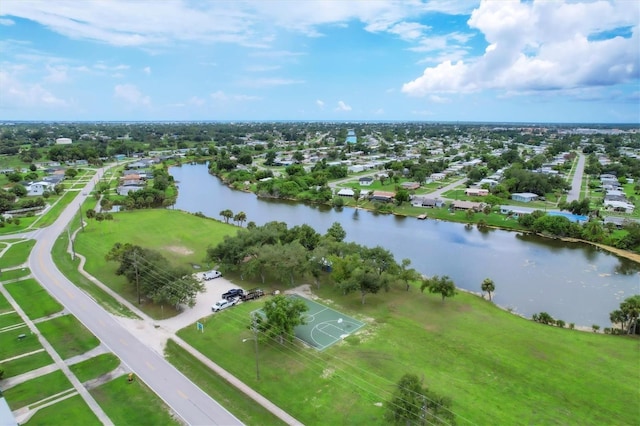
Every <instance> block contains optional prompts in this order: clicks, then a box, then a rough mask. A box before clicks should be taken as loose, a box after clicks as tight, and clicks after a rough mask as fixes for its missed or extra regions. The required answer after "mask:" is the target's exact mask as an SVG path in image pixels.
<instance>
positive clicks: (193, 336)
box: [178, 286, 640, 425]
mask: <svg viewBox="0 0 640 426" xmlns="http://www.w3.org/2000/svg"><path fill="white" fill-rule="evenodd" d="M319 295H320V296H321V297H322V298H324V299H332V300H334V301H335V302H336V303H337V304H338V305H337V306H334V307H335V308H336V309H337V310H339V311H342V312H344V313H345V314H348V315H353V316H355V317H356V318H359V319H361V320H364V321H366V322H367V325H366V326H365V327H364V328H363V329H362V330H361V332H359V333H358V334H357V335H355V336H350V337H348V338H346V339H345V340H344V342H343V343H342V344H339V345H336V346H333V347H331V348H329V349H327V350H325V351H324V352H321V353H319V352H316V351H315V349H308V348H301V347H300V346H299V345H298V344H296V345H285V346H281V345H279V344H277V343H273V342H267V343H261V345H260V354H259V356H260V368H261V380H260V381H259V382H256V380H255V374H254V370H253V368H252V367H253V363H254V362H255V361H254V352H253V348H252V346H253V345H252V344H243V343H242V337H250V333H249V332H248V331H247V326H248V323H249V313H250V312H251V311H253V310H254V309H256V307H257V306H259V304H257V303H253V302H252V303H251V304H249V303H247V304H241V305H239V306H237V307H234V308H233V309H230V310H227V311H225V312H222V313H221V314H216V315H211V316H209V317H207V318H204V319H202V320H201V321H203V322H204V326H205V328H204V333H200V332H198V331H197V330H196V328H195V326H193V325H192V326H190V327H187V328H185V329H183V330H181V331H180V332H179V333H178V335H179V336H180V337H182V338H183V339H185V340H186V341H188V342H189V343H190V344H192V345H193V346H194V347H196V348H197V349H198V350H200V351H201V352H202V353H204V354H205V355H206V356H208V357H209V358H211V359H212V360H213V361H214V362H216V363H218V364H219V365H221V366H222V367H223V368H225V369H227V370H228V371H230V372H231V373H232V374H234V375H236V376H237V377H238V378H240V379H241V380H243V381H245V382H246V383H248V384H250V385H251V386H252V387H254V388H255V389H256V390H257V391H259V392H260V393H261V394H263V395H265V396H266V397H267V398H269V399H271V400H272V401H273V402H274V403H276V404H277V405H279V406H281V407H282V408H283V409H285V410H287V411H288V412H290V413H291V414H292V415H293V416H295V417H296V418H298V419H299V420H300V421H302V422H304V423H306V424H321V423H322V424H344V423H345V422H349V423H352V424H372V425H373V424H380V425H382V424H386V422H385V421H384V420H383V413H384V408H381V407H379V406H378V405H377V404H379V403H384V402H385V401H387V400H389V399H390V393H391V392H392V391H393V390H394V387H395V383H396V382H397V381H398V380H399V379H400V377H401V376H402V375H403V374H405V373H413V374H417V375H418V376H419V377H424V381H425V384H426V385H427V386H428V387H429V388H430V389H431V390H433V391H434V392H436V393H437V394H439V395H443V396H447V397H450V398H451V399H452V400H453V411H454V412H455V413H456V414H457V416H458V423H459V424H463V423H465V424H466V423H467V421H465V419H466V420H469V421H470V422H471V423H475V424H576V425H599V424H606V423H610V422H611V419H616V422H617V423H619V424H634V423H635V422H636V421H637V416H636V414H637V413H636V410H634V409H630V407H636V406H637V403H638V400H639V398H640V391H639V389H640V378H639V377H638V361H639V360H640V359H639V355H638V354H639V353H640V352H639V351H640V340H638V339H633V338H626V337H621V336H610V335H604V334H595V333H587V332H580V331H574V330H568V329H559V328H556V327H551V326H546V325H541V324H538V323H534V322H531V321H528V320H526V319H523V318H520V317H518V316H515V315H512V314H510V313H508V312H506V311H502V310H500V309H498V308H496V307H495V306H494V305H492V304H491V303H490V302H488V301H485V300H483V299H481V298H479V297H477V296H474V295H471V294H467V293H463V292H460V293H459V294H458V295H457V296H456V297H455V298H453V299H448V300H446V301H445V302H444V303H442V302H441V301H440V297H439V296H437V295H431V294H421V293H420V292H419V290H417V289H416V288H415V287H414V288H412V289H411V291H410V292H409V293H407V292H405V291H403V290H402V289H400V288H399V287H398V288H392V289H391V290H390V291H389V292H388V293H380V294H377V295H368V296H367V301H366V304H365V305H362V304H361V303H360V297H359V295H358V294H353V295H349V296H343V295H342V294H341V292H340V291H339V290H338V289H335V288H334V287H332V286H325V287H323V288H322V289H321V290H320V292H319ZM347 419H348V421H347Z"/></svg>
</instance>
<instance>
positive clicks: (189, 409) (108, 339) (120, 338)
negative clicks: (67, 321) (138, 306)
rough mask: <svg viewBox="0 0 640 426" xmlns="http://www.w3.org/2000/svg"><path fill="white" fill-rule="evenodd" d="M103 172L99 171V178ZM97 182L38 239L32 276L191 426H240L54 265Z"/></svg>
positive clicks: (239, 423) (32, 263) (30, 263)
mask: <svg viewBox="0 0 640 426" xmlns="http://www.w3.org/2000/svg"><path fill="white" fill-rule="evenodd" d="M104 170H105V169H104V168H103V169H100V170H98V173H97V174H96V177H97V178H98V179H100V178H101V177H102V174H103V173H104ZM95 182H96V179H94V180H92V181H91V182H90V183H89V184H88V185H87V187H86V190H85V191H82V192H81V193H80V194H79V195H78V196H77V197H76V198H75V199H74V200H73V202H71V204H70V205H69V206H68V207H67V208H66V209H65V210H64V212H63V213H62V214H61V215H60V217H59V218H58V219H57V220H56V221H55V223H54V224H53V225H51V226H49V227H47V228H45V229H42V230H40V231H38V232H37V234H36V235H37V241H36V244H35V246H34V248H33V250H32V251H31V255H30V257H29V267H30V268H31V273H32V274H33V276H34V277H35V278H36V279H37V280H38V281H39V282H40V283H41V284H42V286H43V287H45V288H46V289H47V290H48V291H49V292H50V293H51V294H52V295H53V296H54V297H55V298H56V299H58V301H60V303H62V305H64V307H65V308H66V309H67V310H68V311H69V312H71V313H72V314H73V315H74V316H75V317H76V318H78V319H79V320H80V322H82V323H83V324H84V325H85V326H86V327H87V328H88V329H89V330H90V331H91V332H92V333H93V334H94V335H96V336H97V337H98V338H99V339H100V340H101V341H102V343H104V344H105V345H106V346H107V347H108V348H109V349H110V350H111V351H112V352H113V353H114V354H116V355H117V356H118V357H119V358H120V359H121V360H122V362H123V363H124V364H126V365H127V366H128V367H129V369H130V370H131V371H132V372H133V373H135V374H136V375H137V376H138V377H140V379H142V380H143V381H144V382H145V383H146V384H147V385H148V386H149V387H150V388H151V389H152V390H153V391H154V392H155V393H156V394H157V395H158V396H160V398H162V399H163V400H164V401H165V403H166V404H167V405H169V407H171V408H172V409H173V410H174V411H175V412H176V413H177V414H178V415H179V416H180V417H181V418H182V419H183V421H184V422H186V423H188V424H190V425H241V424H242V423H241V422H240V421H239V420H238V419H237V418H236V417H234V416H233V415H232V414H231V413H229V412H228V411H227V410H226V409H225V408H224V407H222V406H221V405H220V404H218V403H217V402H216V401H215V400H213V399H212V398H211V397H210V396H209V395H207V394H206V393H204V392H203V391H202V390H201V389H200V388H199V387H197V386H196V385H195V384H193V383H192V382H191V381H190V380H189V379H187V378H186V377H185V376H183V375H182V373H180V372H179V371H178V370H176V369H175V368H174V367H173V366H172V365H171V364H169V363H168V362H167V361H166V360H165V359H164V358H162V357H161V356H160V355H159V354H157V353H156V352H155V351H153V350H151V349H150V348H148V347H147V346H146V345H144V344H143V343H142V342H140V341H139V340H138V339H136V338H135V337H134V336H133V335H132V334H131V333H130V332H129V331H128V330H127V329H125V328H124V327H123V326H122V325H120V323H118V322H117V321H116V320H115V319H114V318H113V317H112V316H111V315H110V314H108V313H107V312H106V311H105V310H104V309H102V308H101V307H100V306H99V305H98V304H97V303H96V302H94V301H93V299H91V298H90V297H89V296H87V295H86V294H85V293H84V292H83V291H81V290H79V289H78V288H77V287H76V286H75V285H74V284H73V283H72V282H71V281H69V280H68V279H67V278H66V277H65V276H64V275H62V273H61V272H60V271H59V270H58V268H57V267H56V265H55V264H54V263H53V259H52V257H51V250H52V248H53V244H54V243H55V241H56V238H58V236H59V235H60V234H61V233H62V232H63V231H64V230H65V228H66V226H67V224H68V223H69V222H70V221H71V220H72V219H73V217H74V215H75V214H76V213H77V212H78V209H79V208H80V205H81V203H82V202H83V201H84V199H85V198H86V197H87V196H86V195H82V194H84V193H89V192H90V191H91V190H92V189H93V186H94V184H95Z"/></svg>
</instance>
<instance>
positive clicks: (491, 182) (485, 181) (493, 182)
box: [478, 178, 499, 188]
mask: <svg viewBox="0 0 640 426" xmlns="http://www.w3.org/2000/svg"><path fill="white" fill-rule="evenodd" d="M498 183H499V182H498V181H497V180H495V179H490V178H484V179H482V180H481V181H480V182H478V185H479V186H482V185H489V188H493V187H494V186H496V185H497V184H498Z"/></svg>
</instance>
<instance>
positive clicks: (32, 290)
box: [4, 279, 62, 320]
mask: <svg viewBox="0 0 640 426" xmlns="http://www.w3.org/2000/svg"><path fill="white" fill-rule="evenodd" d="M4 288H5V289H7V291H8V292H9V293H10V294H11V296H12V297H13V298H14V299H15V300H16V302H17V303H18V305H20V307H21V308H22V310H23V311H24V313H25V314H27V316H28V317H29V318H30V319H32V320H34V319H38V318H42V317H46V316H47V315H51V314H55V313H56V312H60V311H61V310H62V306H61V305H60V304H59V303H58V302H57V301H56V300H55V299H54V298H53V297H51V296H50V295H49V293H47V291H46V290H45V289H44V288H42V287H41V286H40V284H38V282H37V281H36V280H34V279H28V280H22V281H18V282H16V283H11V284H5V285H4Z"/></svg>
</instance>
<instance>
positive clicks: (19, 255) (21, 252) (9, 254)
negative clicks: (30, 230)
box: [0, 240, 36, 269]
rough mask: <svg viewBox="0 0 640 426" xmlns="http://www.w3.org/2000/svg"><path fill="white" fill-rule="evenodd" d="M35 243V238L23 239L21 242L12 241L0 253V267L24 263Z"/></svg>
mask: <svg viewBox="0 0 640 426" xmlns="http://www.w3.org/2000/svg"><path fill="white" fill-rule="evenodd" d="M35 243H36V241H35V240H23V241H21V242H17V243H14V244H13V245H12V246H11V247H10V248H9V249H8V250H7V251H6V252H5V253H4V254H3V255H2V259H1V260H0V269H5V268H10V267H12V266H19V265H22V264H23V263H26V262H27V260H28V258H29V253H31V249H32V248H33V246H34V245H35Z"/></svg>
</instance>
